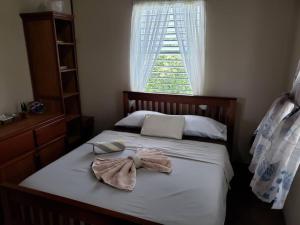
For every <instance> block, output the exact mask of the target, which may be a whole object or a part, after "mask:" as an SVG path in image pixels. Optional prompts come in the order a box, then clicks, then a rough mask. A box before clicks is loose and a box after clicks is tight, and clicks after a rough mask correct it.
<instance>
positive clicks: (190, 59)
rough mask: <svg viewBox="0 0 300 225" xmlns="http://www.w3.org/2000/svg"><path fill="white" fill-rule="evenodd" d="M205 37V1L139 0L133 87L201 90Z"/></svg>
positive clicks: (187, 91) (135, 18)
mask: <svg viewBox="0 0 300 225" xmlns="http://www.w3.org/2000/svg"><path fill="white" fill-rule="evenodd" d="M204 37H205V17H204V2H203V1H199V0H198V1H192V0H191V1H187V2H182V1H145V0H136V1H135V4H134V10H133V16H132V31H131V46H130V76H131V89H132V90H133V91H145V92H159V93H174V94H201V91H202V86H203V70H204V43H205V42H204V39H205V38H204Z"/></svg>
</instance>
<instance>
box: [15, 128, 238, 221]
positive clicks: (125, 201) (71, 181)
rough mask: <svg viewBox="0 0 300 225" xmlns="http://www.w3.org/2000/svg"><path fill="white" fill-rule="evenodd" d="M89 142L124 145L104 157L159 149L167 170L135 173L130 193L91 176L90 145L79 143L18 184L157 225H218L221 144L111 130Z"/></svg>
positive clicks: (224, 157)
mask: <svg viewBox="0 0 300 225" xmlns="http://www.w3.org/2000/svg"><path fill="white" fill-rule="evenodd" d="M92 140H93V141H112V140H122V141H124V142H125V144H126V146H130V147H128V149H127V150H125V151H124V152H120V153H110V154H106V155H105V157H106V156H107V157H126V156H128V155H130V154H132V153H133V151H134V150H135V149H136V148H137V147H142V146H143V147H153V148H159V149H161V150H163V151H165V153H166V154H167V155H169V156H170V157H171V160H172V167H173V172H172V173H171V174H170V175H166V174H162V173H155V172H150V171H147V170H144V169H139V170H138V171H137V183H136V186H135V189H134V190H133V191H132V192H125V191H121V190H118V189H114V188H112V187H110V186H108V185H106V184H103V183H100V182H99V181H97V180H96V178H95V177H94V176H93V175H92V173H91V170H90V165H91V162H92V161H93V159H94V157H95V156H94V154H93V153H92V146H91V145H88V144H84V145H82V146H80V147H79V148H77V149H75V150H74V151H72V152H70V153H69V154H67V155H65V156H64V157H62V158H60V159H59V160H57V161H55V162H53V163H52V164H50V165H48V166H47V167H45V168H43V169H42V170H40V171H38V172H37V173H35V174H33V175H32V176H30V177H29V178H27V179H26V180H24V181H23V182H22V183H21V184H20V185H21V186H25V187H29V188H33V189H36V190H40V191H44V192H48V193H51V194H55V195H59V196H64V197H67V198H71V199H74V200H78V201H81V202H85V203H88V204H91V205H95V206H99V207H103V208H107V209H111V210H114V211H118V212H122V213H125V214H130V215H133V216H137V217H141V218H144V219H147V220H151V221H155V222H158V223H162V224H170V225H176V224H178V225H179V224H180V225H182V224H185V225H189V224H191V225H223V224H224V220H225V214H226V195H227V190H228V186H229V185H228V183H229V181H230V179H231V178H232V176H233V171H232V168H231V164H230V162H229V159H228V154H227V150H226V148H225V147H224V146H223V145H218V144H212V143H204V142H198V141H189V140H174V139H168V138H154V137H143V136H141V135H139V134H132V133H125V132H115V131H104V132H103V133H101V134H100V135H98V136H96V137H95V138H94V139H92ZM102 157H103V156H102Z"/></svg>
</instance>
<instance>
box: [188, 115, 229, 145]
mask: <svg viewBox="0 0 300 225" xmlns="http://www.w3.org/2000/svg"><path fill="white" fill-rule="evenodd" d="M184 118H185V127H184V131H183V134H184V135H186V136H196V137H207V138H211V139H219V140H224V141H226V140H227V127H226V125H224V124H222V123H220V122H218V121H216V120H214V119H211V118H208V117H204V116H194V115H185V116H184Z"/></svg>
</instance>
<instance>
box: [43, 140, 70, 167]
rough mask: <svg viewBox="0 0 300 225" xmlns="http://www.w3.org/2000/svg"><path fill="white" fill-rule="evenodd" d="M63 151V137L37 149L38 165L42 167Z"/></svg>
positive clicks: (59, 155)
mask: <svg viewBox="0 0 300 225" xmlns="http://www.w3.org/2000/svg"><path fill="white" fill-rule="evenodd" d="M64 153H65V139H64V138H61V139H59V140H57V141H56V142H53V143H51V144H49V145H47V146H46V147H44V148H42V149H40V151H39V166H40V167H44V166H46V165H48V164H49V163H51V162H53V161H55V160H56V159H58V158H60V157H61V156H62V155H63V154H64Z"/></svg>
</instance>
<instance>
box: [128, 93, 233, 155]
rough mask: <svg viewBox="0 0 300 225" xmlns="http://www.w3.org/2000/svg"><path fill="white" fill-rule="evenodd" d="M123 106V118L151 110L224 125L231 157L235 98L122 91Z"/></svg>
mask: <svg viewBox="0 0 300 225" xmlns="http://www.w3.org/2000/svg"><path fill="white" fill-rule="evenodd" d="M123 104H124V106H123V107H124V116H127V115H128V114H129V113H132V112H134V111H137V110H151V111H157V112H162V113H166V114H175V115H181V114H191V115H201V116H206V117H210V118H213V119H215V120H217V121H219V122H221V123H224V124H225V125H226V126H227V147H228V152H229V155H231V152H232V147H233V135H234V123H235V110H236V104H237V99H236V98H232V97H215V96H188V95H170V94H155V93H144V92H131V91H124V92H123ZM162 106H163V107H162Z"/></svg>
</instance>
